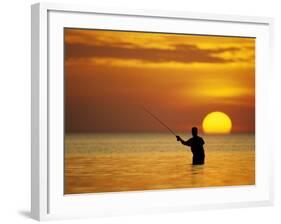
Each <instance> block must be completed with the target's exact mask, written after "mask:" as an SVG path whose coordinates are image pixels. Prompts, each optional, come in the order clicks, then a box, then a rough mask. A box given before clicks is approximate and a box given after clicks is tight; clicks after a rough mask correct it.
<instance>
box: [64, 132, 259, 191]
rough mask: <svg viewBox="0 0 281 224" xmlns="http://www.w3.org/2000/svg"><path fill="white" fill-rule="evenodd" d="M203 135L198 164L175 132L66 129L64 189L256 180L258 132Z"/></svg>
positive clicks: (127, 188) (184, 185) (134, 188)
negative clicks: (202, 152)
mask: <svg viewBox="0 0 281 224" xmlns="http://www.w3.org/2000/svg"><path fill="white" fill-rule="evenodd" d="M185 135H186V134H185ZM185 135H184V134H181V136H182V138H183V139H187V138H189V137H190V136H186V137H185ZM202 137H203V139H204V140H205V146H204V148H205V155H206V158H205V164H204V165H196V166H194V165H192V153H191V151H190V148H189V147H187V146H183V145H181V144H180V143H179V142H177V141H176V138H175V136H173V135H171V134H162V133H159V134H157V133H146V134H67V135H66V136H65V162H64V169H65V170H64V180H65V181H64V183H65V186H64V188H65V189H64V190H65V194H78V193H97V192H118V191H138V190H159V189H177V188H198V187H215V186H216V187H217V186H237V185H254V184H255V136H254V134H231V135H208V136H204V135H203V136H202Z"/></svg>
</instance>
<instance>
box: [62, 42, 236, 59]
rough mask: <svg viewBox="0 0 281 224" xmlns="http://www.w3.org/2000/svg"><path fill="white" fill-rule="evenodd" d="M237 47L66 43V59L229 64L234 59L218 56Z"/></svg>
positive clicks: (234, 50) (233, 50)
mask: <svg viewBox="0 0 281 224" xmlns="http://www.w3.org/2000/svg"><path fill="white" fill-rule="evenodd" d="M239 50H240V49H239V48H237V47H227V48H214V49H201V48H199V47H197V46H196V45H187V44H185V45H183V44H182V45H179V44H178V45H174V49H155V48H141V47H136V46H133V45H132V44H130V43H126V42H120V43H114V45H109V44H107V45H104V46H102V45H96V46H95V45H87V44H81V43H66V44H65V53H66V59H69V58H76V59H77V58H116V59H135V60H141V61H144V62H159V63H160V62H181V63H195V62H197V63H228V62H234V59H232V58H224V57H221V56H219V55H216V54H221V53H224V52H237V51H239Z"/></svg>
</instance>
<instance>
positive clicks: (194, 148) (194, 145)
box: [176, 127, 205, 165]
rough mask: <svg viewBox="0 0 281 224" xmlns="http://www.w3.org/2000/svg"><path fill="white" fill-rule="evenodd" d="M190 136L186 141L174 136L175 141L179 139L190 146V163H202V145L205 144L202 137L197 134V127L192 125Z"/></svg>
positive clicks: (203, 157) (203, 154)
mask: <svg viewBox="0 0 281 224" xmlns="http://www.w3.org/2000/svg"><path fill="white" fill-rule="evenodd" d="M191 133H192V136H193V137H192V138H190V139H188V140H187V141H184V140H182V138H181V137H180V136H178V135H177V136H176V138H177V141H180V142H181V144H183V145H187V146H190V147H191V152H192V154H193V158H192V164H193V165H202V164H204V160H205V153H204V148H203V145H204V144H205V142H204V140H203V138H201V137H200V136H198V129H197V128H196V127H193V128H192V129H191Z"/></svg>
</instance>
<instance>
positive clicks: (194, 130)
mask: <svg viewBox="0 0 281 224" xmlns="http://www.w3.org/2000/svg"><path fill="white" fill-rule="evenodd" d="M191 133H192V136H193V137H195V136H197V135H198V129H197V128H196V127H193V128H192V129H191Z"/></svg>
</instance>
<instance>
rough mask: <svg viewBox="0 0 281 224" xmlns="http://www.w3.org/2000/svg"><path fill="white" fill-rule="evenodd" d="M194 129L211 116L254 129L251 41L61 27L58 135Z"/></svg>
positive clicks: (238, 129)
mask: <svg viewBox="0 0 281 224" xmlns="http://www.w3.org/2000/svg"><path fill="white" fill-rule="evenodd" d="M142 105H144V106H145V107H147V108H148V109H149V110H150V111H152V112H153V113H154V114H156V115H157V116H159V117H160V118H161V119H162V120H163V121H164V122H165V123H167V124H168V125H169V126H170V127H171V128H172V129H173V130H175V131H189V130H190V128H191V127H192V126H198V127H199V129H201V124H202V120H203V118H204V116H205V115H207V114H208V113H210V112H212V111H222V112H225V113H226V114H228V115H229V116H230V118H231V120H232V123H233V132H254V129H255V39H254V38H234V37H217V36H198V35H179V34H177V35H175V34H159V33H143V32H119V31H118V32H117V31H102V30H81V29H65V125H66V132H67V133H70V132H153V131H161V132H162V131H166V129H165V128H163V127H162V126H161V125H159V124H158V123H157V122H156V121H154V120H153V119H152V118H151V117H149V115H147V114H146V113H145V112H144V111H143V110H142V109H141V106H142Z"/></svg>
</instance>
